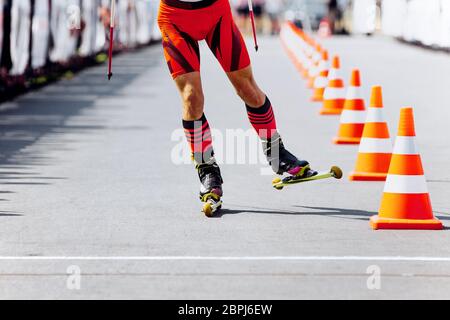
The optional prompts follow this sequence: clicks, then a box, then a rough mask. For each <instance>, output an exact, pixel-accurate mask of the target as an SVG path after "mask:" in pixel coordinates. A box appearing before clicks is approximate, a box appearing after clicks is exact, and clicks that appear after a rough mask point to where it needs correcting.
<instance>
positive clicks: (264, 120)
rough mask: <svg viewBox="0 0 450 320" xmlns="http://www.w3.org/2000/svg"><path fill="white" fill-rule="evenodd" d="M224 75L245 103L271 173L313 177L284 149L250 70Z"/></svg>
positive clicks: (269, 108) (268, 104)
mask: <svg viewBox="0 0 450 320" xmlns="http://www.w3.org/2000/svg"><path fill="white" fill-rule="evenodd" d="M227 75H228V78H229V79H230V81H231V83H232V84H233V86H234V87H235V89H236V92H237V94H238V95H239V96H240V97H241V99H242V100H243V101H244V102H245V105H246V108H247V115H248V118H249V120H250V123H251V124H252V126H253V128H254V129H255V130H256V132H257V133H258V135H259V137H260V138H261V140H262V143H263V149H264V153H265V154H266V156H267V160H268V161H269V163H270V165H271V166H272V169H273V170H274V171H275V172H276V173H279V174H282V173H284V172H288V173H289V174H292V175H300V176H305V175H313V174H315V172H314V171H311V170H309V163H308V162H307V161H305V160H299V159H297V157H295V156H294V155H293V154H292V153H290V152H289V151H287V150H286V148H285V147H284V144H283V141H282V139H281V137H280V135H279V133H278V131H277V124H276V120H275V114H274V112H273V109H272V104H271V102H270V100H269V98H267V96H266V95H265V94H264V93H263V92H262V91H261V89H260V88H259V87H258V85H257V84H256V81H255V79H254V77H253V73H252V69H251V66H248V67H246V68H244V69H242V70H238V71H233V72H227Z"/></svg>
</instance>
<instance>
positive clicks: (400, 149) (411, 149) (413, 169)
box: [370, 107, 442, 230]
mask: <svg viewBox="0 0 450 320" xmlns="http://www.w3.org/2000/svg"><path fill="white" fill-rule="evenodd" d="M415 136H416V133H415V128H414V116H413V109H412V108H411V107H407V108H402V109H401V110H400V122H399V127H398V135H397V139H396V141H395V147H394V152H393V155H392V160H391V164H390V166H389V174H388V177H387V180H386V184H385V186H384V193H383V198H382V200H381V206H380V210H379V212H378V215H377V216H373V217H372V218H371V219H370V225H371V226H372V228H373V229H427V230H440V229H442V222H441V221H439V220H438V219H436V218H435V217H434V216H433V211H432V208H431V201H430V196H429V194H428V190H427V183H426V180H425V176H424V171H423V167H422V161H421V158H420V154H419V152H418V150H417V146H416V141H415Z"/></svg>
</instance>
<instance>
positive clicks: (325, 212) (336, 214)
mask: <svg viewBox="0 0 450 320" xmlns="http://www.w3.org/2000/svg"><path fill="white" fill-rule="evenodd" d="M293 207H295V208H302V209H310V210H320V211H308V210H301V211H297V210H276V209H266V208H255V207H251V208H249V209H245V208H244V209H240V210H237V209H222V210H220V212H219V213H218V214H217V215H216V216H215V217H217V218H221V217H222V216H225V215H233V214H246V213H255V214H272V215H303V216H330V217H333V218H341V219H351V220H362V221H368V220H369V218H370V217H371V216H374V215H377V212H375V211H366V210H358V209H343V208H330V207H310V206H298V205H294V206H293ZM436 218H438V219H440V220H447V221H450V216H443V215H442V213H440V214H439V215H436ZM444 229H445V230H450V228H447V227H445V228H444Z"/></svg>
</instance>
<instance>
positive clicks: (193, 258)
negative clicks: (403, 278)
mask: <svg viewBox="0 0 450 320" xmlns="http://www.w3.org/2000/svg"><path fill="white" fill-rule="evenodd" d="M20 260H22V261H67V260H78V261H405V262H407V261H419V262H450V257H404V256H259V257H258V256H254V257H245V256H242V257H239V256H230V257H225V256H224V257H220V256H217V257H213V256H211V257H208V256H130V257H126V256H116V257H115V256H109V257H108V256H97V257H96V256H91V257H89V256H85V257H83V256H53V257H52V256H17V257H14V256H9V257H0V261H20Z"/></svg>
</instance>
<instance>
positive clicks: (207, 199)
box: [200, 193, 223, 218]
mask: <svg viewBox="0 0 450 320" xmlns="http://www.w3.org/2000/svg"><path fill="white" fill-rule="evenodd" d="M200 200H201V201H202V202H203V208H202V212H203V213H204V214H205V216H207V217H208V218H211V217H213V216H214V214H215V213H217V212H218V211H220V209H222V204H223V202H222V200H221V197H220V196H218V195H217V194H215V193H208V194H205V195H204V196H201V197H200Z"/></svg>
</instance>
